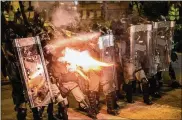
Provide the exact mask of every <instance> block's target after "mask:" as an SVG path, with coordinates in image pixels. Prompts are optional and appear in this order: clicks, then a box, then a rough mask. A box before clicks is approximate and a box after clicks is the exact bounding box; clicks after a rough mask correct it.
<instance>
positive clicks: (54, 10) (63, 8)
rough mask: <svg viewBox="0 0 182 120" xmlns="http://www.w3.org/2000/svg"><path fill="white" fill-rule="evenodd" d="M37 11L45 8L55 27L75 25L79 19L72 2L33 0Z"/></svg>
mask: <svg viewBox="0 0 182 120" xmlns="http://www.w3.org/2000/svg"><path fill="white" fill-rule="evenodd" d="M33 6H34V8H35V10H36V11H37V12H41V11H42V10H46V11H47V12H48V14H47V15H48V18H51V23H52V24H53V25H54V26H55V27H61V26H70V25H71V26H76V25H77V24H78V22H79V21H80V18H79V13H78V12H77V8H76V6H74V4H73V2H34V3H33Z"/></svg>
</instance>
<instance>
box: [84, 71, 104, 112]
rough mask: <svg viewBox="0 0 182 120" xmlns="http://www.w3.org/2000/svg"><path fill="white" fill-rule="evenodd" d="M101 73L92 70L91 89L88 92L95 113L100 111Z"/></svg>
mask: <svg viewBox="0 0 182 120" xmlns="http://www.w3.org/2000/svg"><path fill="white" fill-rule="evenodd" d="M100 78H101V77H100V75H99V74H97V73H96V72H90V81H89V91H88V93H87V96H88V100H89V103H90V107H91V109H92V111H94V113H95V114H97V113H98V112H99V110H98V104H99V97H100V96H99V81H100Z"/></svg>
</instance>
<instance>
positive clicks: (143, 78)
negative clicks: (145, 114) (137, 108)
mask: <svg viewBox="0 0 182 120" xmlns="http://www.w3.org/2000/svg"><path fill="white" fill-rule="evenodd" d="M135 76H136V78H137V80H139V81H141V82H142V90H143V100H144V103H146V104H147V105H151V104H152V101H151V100H150V99H149V82H148V79H147V78H146V76H145V73H144V71H143V70H142V69H141V70H139V71H137V72H136V73H135Z"/></svg>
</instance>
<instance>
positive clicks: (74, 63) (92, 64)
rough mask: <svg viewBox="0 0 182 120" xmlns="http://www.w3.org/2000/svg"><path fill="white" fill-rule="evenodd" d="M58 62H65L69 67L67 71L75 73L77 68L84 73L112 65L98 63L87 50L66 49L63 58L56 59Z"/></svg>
mask: <svg viewBox="0 0 182 120" xmlns="http://www.w3.org/2000/svg"><path fill="white" fill-rule="evenodd" d="M58 61H60V62H67V63H68V64H69V65H68V66H67V68H68V69H72V70H73V71H75V70H76V69H77V67H80V68H82V69H83V70H84V71H89V70H100V68H101V67H109V66H112V65H113V64H109V63H104V62H100V61H98V60H95V59H94V58H92V57H91V56H90V54H89V53H88V51H87V50H85V51H82V52H80V51H77V50H74V49H70V48H66V49H65V50H64V56H63V57H60V58H58Z"/></svg>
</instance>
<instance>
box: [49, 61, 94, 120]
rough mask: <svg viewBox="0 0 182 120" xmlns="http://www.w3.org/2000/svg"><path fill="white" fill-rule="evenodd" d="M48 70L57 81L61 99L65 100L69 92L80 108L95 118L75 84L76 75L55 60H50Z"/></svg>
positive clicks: (76, 80)
mask: <svg viewBox="0 0 182 120" xmlns="http://www.w3.org/2000/svg"><path fill="white" fill-rule="evenodd" d="M49 70H50V71H51V73H52V76H53V77H54V78H55V79H56V80H57V83H58V85H59V89H60V91H61V94H62V96H63V98H66V97H67V96H68V94H69V93H70V92H71V93H72V94H73V96H74V97H75V99H76V101H78V102H79V103H81V105H82V107H83V108H84V109H85V110H86V111H87V112H88V115H89V116H90V117H92V118H96V115H95V114H94V113H93V112H92V111H91V109H90V106H89V104H88V103H87V102H86V98H85V95H84V94H83V92H82V91H81V89H80V87H79V85H78V83H77V82H78V75H77V74H76V73H75V72H72V71H68V70H67V67H66V64H63V63H60V62H59V61H57V60H56V59H55V58H54V60H53V59H52V61H51V65H50V68H49Z"/></svg>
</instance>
